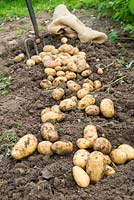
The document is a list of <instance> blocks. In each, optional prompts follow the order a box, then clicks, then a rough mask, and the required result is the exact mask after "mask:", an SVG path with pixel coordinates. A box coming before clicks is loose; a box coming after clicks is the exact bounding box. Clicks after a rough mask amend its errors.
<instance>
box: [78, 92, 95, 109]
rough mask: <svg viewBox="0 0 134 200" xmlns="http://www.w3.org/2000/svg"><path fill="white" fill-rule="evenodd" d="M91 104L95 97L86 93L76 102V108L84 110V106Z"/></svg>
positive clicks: (93, 102)
mask: <svg viewBox="0 0 134 200" xmlns="http://www.w3.org/2000/svg"><path fill="white" fill-rule="evenodd" d="M93 104H95V98H94V97H93V96H92V95H90V94H87V95H86V96H84V97H83V98H82V99H81V100H80V101H79V102H78V109H79V110H84V109H85V108H86V107H88V106H89V105H93Z"/></svg>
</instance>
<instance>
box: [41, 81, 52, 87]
mask: <svg viewBox="0 0 134 200" xmlns="http://www.w3.org/2000/svg"><path fill="white" fill-rule="evenodd" d="M40 86H41V87H42V88H43V89H48V88H51V87H52V83H51V81H49V80H47V79H43V80H42V81H41V82H40Z"/></svg>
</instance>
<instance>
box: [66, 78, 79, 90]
mask: <svg viewBox="0 0 134 200" xmlns="http://www.w3.org/2000/svg"><path fill="white" fill-rule="evenodd" d="M67 87H68V89H69V90H71V91H72V92H77V91H78V90H79V89H80V88H81V86H80V85H79V84H78V83H76V82H74V81H72V80H70V81H67Z"/></svg>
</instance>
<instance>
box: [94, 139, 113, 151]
mask: <svg viewBox="0 0 134 200" xmlns="http://www.w3.org/2000/svg"><path fill="white" fill-rule="evenodd" d="M93 149H94V150H95V151H100V152H102V153H104V154H109V153H110V152H111V149H112V145H111V143H110V141H109V140H108V139H106V138H103V137H99V138H97V139H96V140H95V142H94V145H93Z"/></svg>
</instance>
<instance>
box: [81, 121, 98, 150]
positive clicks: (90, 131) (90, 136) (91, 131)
mask: <svg viewBox="0 0 134 200" xmlns="http://www.w3.org/2000/svg"><path fill="white" fill-rule="evenodd" d="M84 138H86V139H87V140H89V142H90V145H89V148H92V147H93V144H94V141H95V139H96V138H98V134H97V129H96V126H94V125H87V126H86V127H85V129H84Z"/></svg>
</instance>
